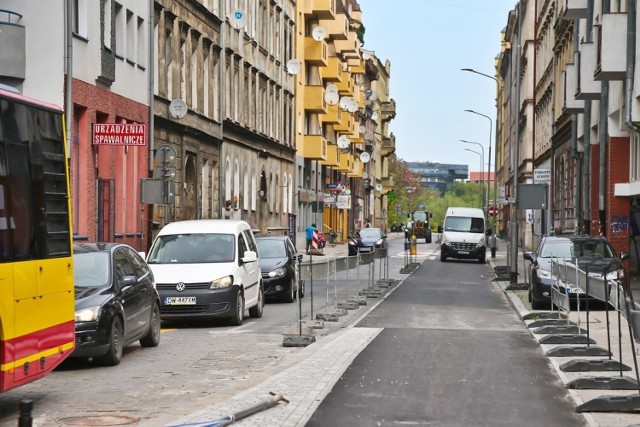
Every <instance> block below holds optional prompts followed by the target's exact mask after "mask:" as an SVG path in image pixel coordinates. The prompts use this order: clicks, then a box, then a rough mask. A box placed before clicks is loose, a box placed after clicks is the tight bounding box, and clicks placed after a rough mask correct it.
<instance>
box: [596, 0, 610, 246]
mask: <svg viewBox="0 0 640 427" xmlns="http://www.w3.org/2000/svg"><path fill="white" fill-rule="evenodd" d="M610 11H611V4H610V2H609V0H603V1H602V12H603V13H609V12H610ZM601 84H602V89H601V91H600V125H599V126H598V140H599V141H600V177H599V180H598V193H599V194H598V219H599V229H600V230H599V231H600V234H601V235H603V236H606V235H607V227H606V224H605V222H606V212H605V195H606V191H605V190H606V189H605V185H606V168H607V158H606V157H607V134H608V133H609V122H608V120H607V119H608V118H607V112H608V111H609V82H608V81H607V80H603V81H602V83H601Z"/></svg>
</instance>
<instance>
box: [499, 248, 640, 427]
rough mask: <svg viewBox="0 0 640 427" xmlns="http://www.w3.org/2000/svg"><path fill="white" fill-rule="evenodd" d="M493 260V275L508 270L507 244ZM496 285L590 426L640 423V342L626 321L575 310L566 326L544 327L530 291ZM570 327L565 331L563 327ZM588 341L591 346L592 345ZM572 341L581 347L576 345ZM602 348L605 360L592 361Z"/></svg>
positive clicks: (611, 314)
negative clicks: (638, 360)
mask: <svg viewBox="0 0 640 427" xmlns="http://www.w3.org/2000/svg"><path fill="white" fill-rule="evenodd" d="M518 255H519V259H518V260H517V263H518V281H517V282H518V284H524V283H525V276H524V268H525V266H524V262H523V259H522V252H521V251H519V254H518ZM488 259H489V262H490V263H491V266H492V267H493V268H494V271H495V269H496V267H503V269H504V267H506V266H507V242H506V241H504V240H500V241H499V244H498V250H497V252H496V257H495V258H493V259H492V258H490V257H489V258H488ZM632 283H633V282H632ZM494 284H495V286H496V287H498V288H499V289H500V290H502V291H503V292H504V293H505V295H506V297H507V299H508V300H509V302H510V303H511V305H512V307H513V308H514V310H515V311H516V312H517V313H518V315H519V316H520V318H521V319H522V321H523V322H524V323H525V324H526V325H527V326H528V328H529V332H530V333H531V335H532V336H533V337H534V338H535V339H536V341H537V342H538V343H539V344H540V348H541V350H542V351H543V352H544V353H545V354H546V355H547V357H549V362H550V364H551V366H552V367H553V369H554V370H555V371H556V373H557V374H558V377H559V378H560V380H561V381H562V382H563V383H564V384H565V386H566V387H567V388H568V389H569V393H570V395H571V397H572V398H573V400H574V403H575V404H576V406H577V407H578V411H579V412H581V411H583V412H582V413H583V415H584V416H585V419H586V420H587V422H588V423H589V425H591V426H600V427H605V426H606V427H627V426H631V425H638V424H639V423H640V392H639V390H638V385H637V382H636V378H637V375H636V371H635V363H634V349H635V352H636V355H637V354H638V348H637V347H635V348H634V347H633V346H635V345H636V343H635V342H633V346H632V340H631V338H630V332H629V326H628V323H627V321H626V319H625V318H624V317H623V316H621V315H619V313H618V312H617V311H615V310H613V309H610V310H609V311H607V310H606V309H597V310H589V312H585V310H584V309H583V310H581V311H578V310H577V309H575V307H573V306H572V310H573V311H570V312H569V313H568V316H567V319H566V321H561V322H557V321H555V322H554V321H549V320H547V321H546V322H547V326H544V325H545V320H544V316H545V312H544V311H539V310H536V311H534V310H532V309H531V306H530V304H529V302H528V291H527V290H507V288H510V285H511V283H510V281H509V280H508V279H506V280H504V281H503V280H499V281H494ZM635 285H636V284H634V286H635ZM558 314H559V313H558V311H555V312H554V316H557V315H558ZM567 326H569V327H568V328H567V329H566V330H564V332H563V330H562V328H563V327H567ZM554 328H557V329H554ZM619 331H620V333H619ZM569 332H574V333H573V334H572V333H569ZM587 338H589V339H590V340H592V342H590V343H589V342H588V340H587ZM563 341H564V342H563ZM573 342H578V343H577V344H574V345H571V344H572V343H573ZM580 343H581V344H580ZM609 343H610V344H609ZM598 348H600V349H601V350H602V352H603V354H604V356H603V355H599V356H598V355H596V356H589V354H597V350H596V349H598ZM607 353H609V354H611V355H610V356H608V355H607ZM620 368H622V369H623V370H622V371H621V370H620ZM621 387H625V388H626V389H620V388H621ZM616 388H618V389H616ZM583 404H584V406H583V407H582V408H581V405H583ZM596 409H597V410H596ZM634 412H635V413H634Z"/></svg>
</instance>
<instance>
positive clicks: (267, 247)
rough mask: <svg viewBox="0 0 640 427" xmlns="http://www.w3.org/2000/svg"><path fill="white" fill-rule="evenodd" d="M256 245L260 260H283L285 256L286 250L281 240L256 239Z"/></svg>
mask: <svg viewBox="0 0 640 427" xmlns="http://www.w3.org/2000/svg"><path fill="white" fill-rule="evenodd" d="M256 244H257V245H258V253H259V254H260V258H285V257H286V256H287V250H286V248H285V247H284V241H282V240H273V239H257V240H256Z"/></svg>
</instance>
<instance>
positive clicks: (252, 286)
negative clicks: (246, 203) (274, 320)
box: [146, 219, 264, 326]
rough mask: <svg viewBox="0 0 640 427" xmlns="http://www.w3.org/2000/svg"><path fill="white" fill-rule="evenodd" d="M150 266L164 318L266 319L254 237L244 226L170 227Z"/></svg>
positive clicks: (203, 222)
mask: <svg viewBox="0 0 640 427" xmlns="http://www.w3.org/2000/svg"><path fill="white" fill-rule="evenodd" d="M146 259H147V264H149V267H150V268H151V270H152V271H153V275H154V277H155V279H156V287H157V289H158V293H159V294H160V317H161V318H162V319H165V320H171V319H196V318H204V319H213V318H226V319H228V320H229V322H230V323H231V324H232V325H235V326H239V325H241V324H242V321H243V318H244V312H245V310H246V309H249V315H250V316H251V317H262V310H263V307H264V290H263V287H262V274H261V271H260V262H259V259H258V248H257V245H256V241H255V239H254V236H253V232H252V231H251V228H250V227H249V224H247V223H246V222H245V221H233V220H224V219H200V220H189V221H178V222H173V223H170V224H167V225H166V226H164V227H163V228H162V230H160V233H159V234H158V236H156V238H155V239H154V241H153V244H152V245H151V249H149V254H148V255H147V257H146Z"/></svg>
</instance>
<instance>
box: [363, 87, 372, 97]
mask: <svg viewBox="0 0 640 427" xmlns="http://www.w3.org/2000/svg"><path fill="white" fill-rule="evenodd" d="M372 93H373V91H372V90H371V89H367V90H365V91H364V96H366V97H367V99H369V97H370V96H371V94H372Z"/></svg>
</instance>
